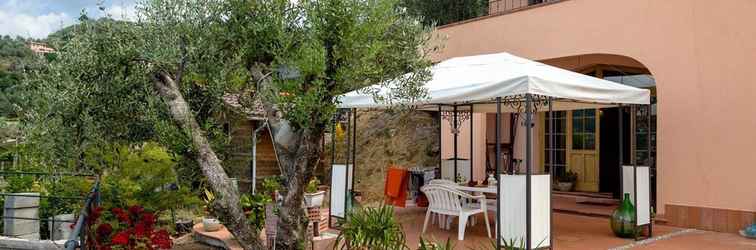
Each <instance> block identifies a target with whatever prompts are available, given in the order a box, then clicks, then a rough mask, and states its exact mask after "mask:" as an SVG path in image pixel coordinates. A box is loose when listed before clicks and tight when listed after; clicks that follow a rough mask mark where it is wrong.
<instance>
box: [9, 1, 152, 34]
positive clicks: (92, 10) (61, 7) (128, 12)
mask: <svg viewBox="0 0 756 250" xmlns="http://www.w3.org/2000/svg"><path fill="white" fill-rule="evenodd" d="M47 1H52V2H47ZM57 1H59V0H40V1H32V0H22V1H17V0H7V1H6V0H0V35H10V36H22V37H32V38H45V37H47V35H49V34H50V33H52V32H55V31H57V30H59V29H62V28H64V27H66V26H68V25H72V24H75V23H77V22H78V20H77V19H78V17H79V14H80V11H81V9H85V10H86V13H87V14H88V15H89V16H90V17H94V18H99V17H110V18H113V19H117V20H127V21H136V20H137V11H136V4H135V3H134V1H131V0H120V1H115V0H114V1H113V2H112V4H109V5H107V6H105V9H104V11H102V10H99V9H98V8H97V6H96V5H95V4H94V2H95V1H91V2H90V1H89V0H81V1H71V2H68V0H66V1H65V2H57Z"/></svg>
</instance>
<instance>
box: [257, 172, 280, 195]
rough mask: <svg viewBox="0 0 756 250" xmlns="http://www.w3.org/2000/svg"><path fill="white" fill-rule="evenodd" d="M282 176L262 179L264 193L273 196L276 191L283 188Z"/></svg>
mask: <svg viewBox="0 0 756 250" xmlns="http://www.w3.org/2000/svg"><path fill="white" fill-rule="evenodd" d="M281 178H282V177H281V176H269V177H265V179H263V181H262V190H261V191H262V193H264V194H266V195H268V196H271V195H272V194H273V193H274V192H276V191H279V190H281Z"/></svg>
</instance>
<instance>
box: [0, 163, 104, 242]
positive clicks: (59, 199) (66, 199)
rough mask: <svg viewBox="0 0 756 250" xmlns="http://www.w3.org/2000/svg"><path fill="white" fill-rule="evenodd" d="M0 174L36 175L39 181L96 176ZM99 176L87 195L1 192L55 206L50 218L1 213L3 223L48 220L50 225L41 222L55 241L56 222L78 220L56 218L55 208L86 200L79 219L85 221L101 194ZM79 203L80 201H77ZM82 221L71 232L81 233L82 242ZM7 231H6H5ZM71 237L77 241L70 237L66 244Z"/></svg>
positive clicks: (14, 173) (1, 173)
mask: <svg viewBox="0 0 756 250" xmlns="http://www.w3.org/2000/svg"><path fill="white" fill-rule="evenodd" d="M0 176H2V177H8V176H20V177H24V176H32V177H34V180H35V181H39V180H40V179H43V178H50V179H54V178H61V177H95V178H96V176H95V175H92V174H83V173H46V172H23V171H0ZM99 183H100V182H99V178H96V179H95V181H94V185H93V187H92V189H91V191H90V192H89V193H88V194H87V196H56V195H41V194H34V193H0V197H2V198H6V197H31V198H38V199H39V200H40V201H42V200H43V199H44V200H47V201H48V202H49V204H50V207H51V208H53V212H52V216H50V218H49V219H48V218H47V216H42V218H27V217H17V216H6V215H5V213H3V214H2V215H0V219H2V220H3V223H8V222H9V221H8V220H31V221H40V222H46V223H48V225H44V224H43V223H40V227H41V228H48V229H49V234H48V236H49V239H50V240H52V241H55V231H56V230H57V228H56V226H57V225H56V222H57V223H75V222H77V221H74V220H65V219H57V218H56V212H55V211H54V209H55V208H57V207H58V206H65V205H66V204H67V203H68V204H71V202H77V201H82V200H84V201H85V202H84V208H82V213H80V215H79V220H78V221H83V219H85V218H86V214H87V213H86V211H88V208H90V207H91V206H92V204H94V203H92V202H93V201H94V200H96V199H95V197H98V196H99V195H98V194H99ZM54 191H55V190H54V189H53V190H51V193H52V194H54ZM77 203H78V202H77ZM43 212H48V211H40V214H44V213H43ZM79 224H80V223H77V227H76V229H75V230H74V231H73V232H72V233H71V235H70V236H72V237H73V236H76V237H79V235H81V236H82V237H81V239H82V242H83V240H84V238H83V234H80V231H81V230H82V229H81V227H80V226H79ZM4 233H5V232H4ZM71 239H74V242H76V240H75V238H69V239H68V242H66V246H68V245H69V242H70V241H71ZM74 246H78V243H75V244H74Z"/></svg>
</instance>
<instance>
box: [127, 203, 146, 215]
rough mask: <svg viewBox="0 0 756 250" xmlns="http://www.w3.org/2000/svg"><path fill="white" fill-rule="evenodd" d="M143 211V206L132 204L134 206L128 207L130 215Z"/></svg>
mask: <svg viewBox="0 0 756 250" xmlns="http://www.w3.org/2000/svg"><path fill="white" fill-rule="evenodd" d="M143 211H144V208H142V207H141V206H139V205H134V206H131V207H129V213H131V215H134V216H137V215H139V214H141V213H142V212H143Z"/></svg>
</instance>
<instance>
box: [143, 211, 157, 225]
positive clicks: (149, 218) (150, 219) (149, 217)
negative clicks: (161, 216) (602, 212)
mask: <svg viewBox="0 0 756 250" xmlns="http://www.w3.org/2000/svg"><path fill="white" fill-rule="evenodd" d="M141 221H142V223H144V225H145V226H146V227H147V228H152V226H153V225H155V214H153V213H150V212H144V213H143V214H142V218H141Z"/></svg>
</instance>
